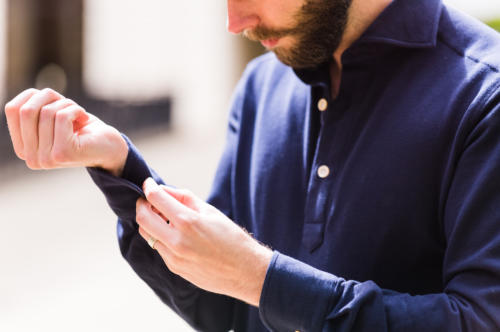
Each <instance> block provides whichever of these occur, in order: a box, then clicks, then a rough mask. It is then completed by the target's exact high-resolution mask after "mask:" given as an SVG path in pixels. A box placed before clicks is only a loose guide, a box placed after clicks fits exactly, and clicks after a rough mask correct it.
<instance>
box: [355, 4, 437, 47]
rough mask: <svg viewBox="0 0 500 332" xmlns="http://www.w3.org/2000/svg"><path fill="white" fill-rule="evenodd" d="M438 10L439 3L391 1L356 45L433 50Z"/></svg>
mask: <svg viewBox="0 0 500 332" xmlns="http://www.w3.org/2000/svg"><path fill="white" fill-rule="evenodd" d="M441 10H442V3H441V0H393V2H392V3H391V4H389V6H387V8H386V9H385V10H384V11H383V12H382V13H381V14H380V15H379V17H378V18H377V19H376V20H375V21H374V22H373V23H372V25H371V26H370V27H369V28H368V29H367V30H366V31H365V32H364V34H363V35H362V36H361V38H360V39H359V40H358V41H357V43H365V42H379V43H385V44H390V45H394V46H400V47H410V48H426V47H434V46H435V45H436V40H437V32H438V26H439V19H440V16H441ZM355 44H356V43H355ZM353 46H354V45H353Z"/></svg>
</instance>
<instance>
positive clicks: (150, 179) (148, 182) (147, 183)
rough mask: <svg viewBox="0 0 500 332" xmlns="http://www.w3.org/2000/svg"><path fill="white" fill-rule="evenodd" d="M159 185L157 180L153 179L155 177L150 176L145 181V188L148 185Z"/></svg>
mask: <svg viewBox="0 0 500 332" xmlns="http://www.w3.org/2000/svg"><path fill="white" fill-rule="evenodd" d="M157 185H158V184H157V183H156V181H155V180H153V178H151V177H149V178H147V179H146V181H144V184H143V189H145V188H146V187H151V186H157Z"/></svg>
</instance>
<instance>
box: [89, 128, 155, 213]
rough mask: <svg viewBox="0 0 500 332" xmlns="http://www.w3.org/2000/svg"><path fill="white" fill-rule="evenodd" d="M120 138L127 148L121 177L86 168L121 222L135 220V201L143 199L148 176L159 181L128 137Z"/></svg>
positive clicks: (98, 169)
mask: <svg viewBox="0 0 500 332" xmlns="http://www.w3.org/2000/svg"><path fill="white" fill-rule="evenodd" d="M122 136H123V138H124V139H125V141H126V142H127V145H128V147H129V150H128V154H127V159H126V162H125V166H124V169H123V172H122V176H121V177H117V176H114V175H113V174H111V173H109V172H107V171H105V170H103V169H101V168H95V167H94V168H87V171H88V173H89V175H90V177H91V178H92V180H93V181H94V183H95V184H96V185H97V186H98V187H99V189H100V190H101V191H102V192H103V194H104V196H105V197H106V200H107V201H108V204H109V206H110V207H111V209H112V210H113V211H114V212H115V214H116V215H117V216H118V217H119V218H120V219H122V220H129V219H130V220H135V201H136V200H137V199H138V198H139V197H141V196H142V197H144V192H143V190H142V183H143V182H144V180H145V179H147V178H148V177H150V176H154V177H155V180H156V181H157V182H158V181H161V179H159V178H158V177H157V176H156V174H155V173H154V172H153V171H152V170H151V169H150V168H149V167H148V166H147V164H146V162H145V161H144V159H143V158H142V156H141V155H140V154H139V151H138V150H137V148H136V147H135V146H134V145H133V144H132V142H131V141H130V140H129V139H128V137H126V136H125V135H122ZM160 183H161V182H160Z"/></svg>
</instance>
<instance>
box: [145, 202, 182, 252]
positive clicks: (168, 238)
mask: <svg viewBox="0 0 500 332" xmlns="http://www.w3.org/2000/svg"><path fill="white" fill-rule="evenodd" d="M136 221H137V223H138V224H139V226H140V228H143V229H144V230H145V231H146V232H147V233H148V234H149V235H152V236H153V237H154V238H156V239H158V240H160V241H161V242H163V243H165V244H169V243H170V242H172V237H173V236H174V234H173V233H174V232H175V230H174V229H173V228H172V227H171V226H169V225H168V224H167V223H166V222H165V221H164V220H163V218H162V217H160V216H159V215H158V214H156V213H154V211H153V210H152V208H151V204H149V203H148V202H147V201H146V200H145V199H143V198H139V199H138V200H137V203H136Z"/></svg>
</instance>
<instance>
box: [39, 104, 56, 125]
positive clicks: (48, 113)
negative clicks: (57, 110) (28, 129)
mask: <svg viewBox="0 0 500 332" xmlns="http://www.w3.org/2000/svg"><path fill="white" fill-rule="evenodd" d="M53 113H54V111H53V109H52V107H49V106H48V105H45V106H44V107H42V109H41V110H40V121H47V120H49V119H50V118H51V117H52V116H53Z"/></svg>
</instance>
